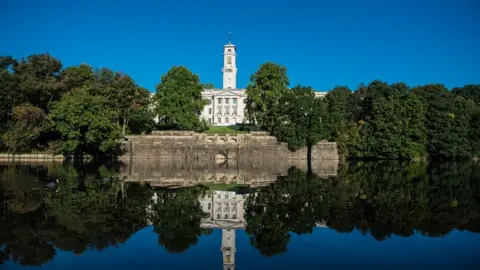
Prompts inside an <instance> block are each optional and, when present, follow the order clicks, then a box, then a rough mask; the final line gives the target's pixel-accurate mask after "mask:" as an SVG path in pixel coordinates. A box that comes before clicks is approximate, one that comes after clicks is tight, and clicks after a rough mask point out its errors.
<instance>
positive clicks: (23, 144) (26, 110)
mask: <svg viewBox="0 0 480 270" xmlns="http://www.w3.org/2000/svg"><path fill="white" fill-rule="evenodd" d="M45 117H46V116H45V113H44V112H43V111H42V110H41V109H40V108H37V107H34V106H32V105H31V104H28V103H27V104H23V105H21V106H16V107H14V108H13V112H12V122H11V125H10V129H9V130H8V131H7V132H6V133H5V134H4V135H3V143H4V145H5V146H6V148H7V149H8V151H9V152H12V153H28V152H30V151H31V150H32V149H33V148H35V146H36V145H35V144H36V140H37V138H38V137H39V136H40V133H41V131H42V129H43V128H44V127H43V126H44V123H45V122H46V120H45Z"/></svg>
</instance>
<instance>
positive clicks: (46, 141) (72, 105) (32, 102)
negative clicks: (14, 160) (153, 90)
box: [0, 54, 153, 155]
mask: <svg viewBox="0 0 480 270" xmlns="http://www.w3.org/2000/svg"><path fill="white" fill-rule="evenodd" d="M149 99H150V95H149V92H148V91H147V90H146V89H144V88H142V87H140V86H138V85H137V84H136V83H135V82H134V81H133V79H132V78H131V77H130V76H128V75H126V74H123V73H121V72H116V71H112V70H110V69H108V68H100V69H94V68H92V67H91V66H89V65H86V64H81V65H78V66H71V67H67V68H63V66H62V64H61V62H60V61H59V60H57V59H55V58H54V57H52V56H50V55H48V54H35V55H30V56H28V57H26V58H24V59H22V60H16V59H13V58H12V57H0V147H1V148H2V150H3V151H9V152H14V153H23V152H31V151H47V150H48V151H52V152H55V153H65V154H85V153H87V154H93V155H97V154H103V153H112V152H114V151H115V150H116V147H117V146H118V141H119V139H120V138H121V137H122V135H125V134H126V133H129V132H132V133H133V132H136V133H139V132H144V131H148V130H151V129H152V128H153V115H152V112H151V110H150V108H149V104H150V101H149Z"/></svg>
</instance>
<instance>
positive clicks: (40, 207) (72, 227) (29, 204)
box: [0, 165, 152, 265]
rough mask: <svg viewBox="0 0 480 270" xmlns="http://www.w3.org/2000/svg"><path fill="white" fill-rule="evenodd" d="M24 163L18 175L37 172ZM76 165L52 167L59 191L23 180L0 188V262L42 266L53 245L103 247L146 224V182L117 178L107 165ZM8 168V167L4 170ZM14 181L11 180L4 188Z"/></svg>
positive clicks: (78, 248)
mask: <svg viewBox="0 0 480 270" xmlns="http://www.w3.org/2000/svg"><path fill="white" fill-rule="evenodd" d="M25 168H27V170H26V171H23V170H21V169H22V168H20V169H19V167H14V169H15V170H20V171H21V172H19V173H18V175H23V176H25V175H28V174H33V176H35V173H36V172H38V170H33V169H32V168H29V167H26V166H25ZM77 168H78V167H73V166H70V165H63V166H61V167H58V168H57V169H58V170H57V172H56V174H55V177H58V179H59V180H60V181H59V184H58V189H57V190H58V192H48V190H47V189H45V188H41V187H38V186H33V187H32V186H31V185H30V187H24V186H23V184H22V185H21V187H22V189H13V190H5V189H4V188H2V189H0V194H1V211H0V214H1V216H0V227H1V228H2V230H0V255H1V256H0V257H1V258H0V259H1V262H3V261H6V260H13V261H14V262H16V263H20V264H22V265H41V264H43V263H46V262H48V261H49V260H51V259H52V258H53V257H54V256H55V254H56V251H55V247H56V248H60V249H62V250H68V251H72V252H74V253H77V254H80V253H82V252H84V251H85V250H87V249H91V248H94V249H98V250H103V249H105V248H107V247H109V246H111V245H118V244H120V243H123V242H125V241H126V240H127V239H128V238H129V237H130V236H131V235H132V234H133V233H135V232H136V231H138V230H139V229H141V228H143V227H145V226H146V225H147V216H146V213H145V208H146V206H147V205H148V204H149V203H150V198H151V194H152V192H151V189H150V187H149V186H142V185H139V184H123V183H121V182H119V181H116V180H115V178H114V176H115V174H114V173H112V172H111V171H110V170H109V169H108V168H106V167H100V168H99V167H98V166H97V167H93V168H92V167H91V168H89V169H88V170H84V171H79V170H78V169H77ZM9 171H10V167H9V168H8V170H3V172H4V173H5V172H6V173H10V172H9ZM0 173H2V172H0ZM51 173H52V172H51V171H49V174H51ZM23 176H22V177H23ZM36 176H38V175H36ZM33 178H35V177H33ZM107 178H108V179H109V180H108V181H105V179H107ZM12 180H15V179H13V178H12ZM14 184H15V183H14V181H13V182H12V181H11V182H10V183H8V187H14V186H15V185H14ZM2 187H4V186H3V183H2Z"/></svg>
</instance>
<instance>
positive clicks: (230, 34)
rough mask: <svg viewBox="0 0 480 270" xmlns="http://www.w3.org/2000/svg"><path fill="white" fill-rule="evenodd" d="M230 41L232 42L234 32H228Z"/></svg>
mask: <svg viewBox="0 0 480 270" xmlns="http://www.w3.org/2000/svg"><path fill="white" fill-rule="evenodd" d="M228 43H229V44H232V32H228Z"/></svg>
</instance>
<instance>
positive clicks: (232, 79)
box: [201, 41, 327, 126]
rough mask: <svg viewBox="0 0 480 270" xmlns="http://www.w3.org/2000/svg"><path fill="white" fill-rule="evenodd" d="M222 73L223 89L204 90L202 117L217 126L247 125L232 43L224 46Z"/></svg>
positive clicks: (235, 54)
mask: <svg viewBox="0 0 480 270" xmlns="http://www.w3.org/2000/svg"><path fill="white" fill-rule="evenodd" d="M222 73H223V87H222V88H221V89H204V90H203V93H202V97H203V98H204V99H205V100H207V102H208V104H207V105H206V106H205V108H203V111H202V113H201V117H202V118H203V119H205V120H206V121H207V122H208V123H209V124H212V125H216V126H230V125H235V124H239V123H247V122H248V121H247V119H245V105H246V101H247V95H246V93H245V89H244V88H237V47H236V46H235V45H233V44H232V43H231V41H229V43H228V44H226V45H224V46H223V68H222ZM326 94H327V93H326V92H318V91H315V96H316V97H323V96H325V95H326Z"/></svg>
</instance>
